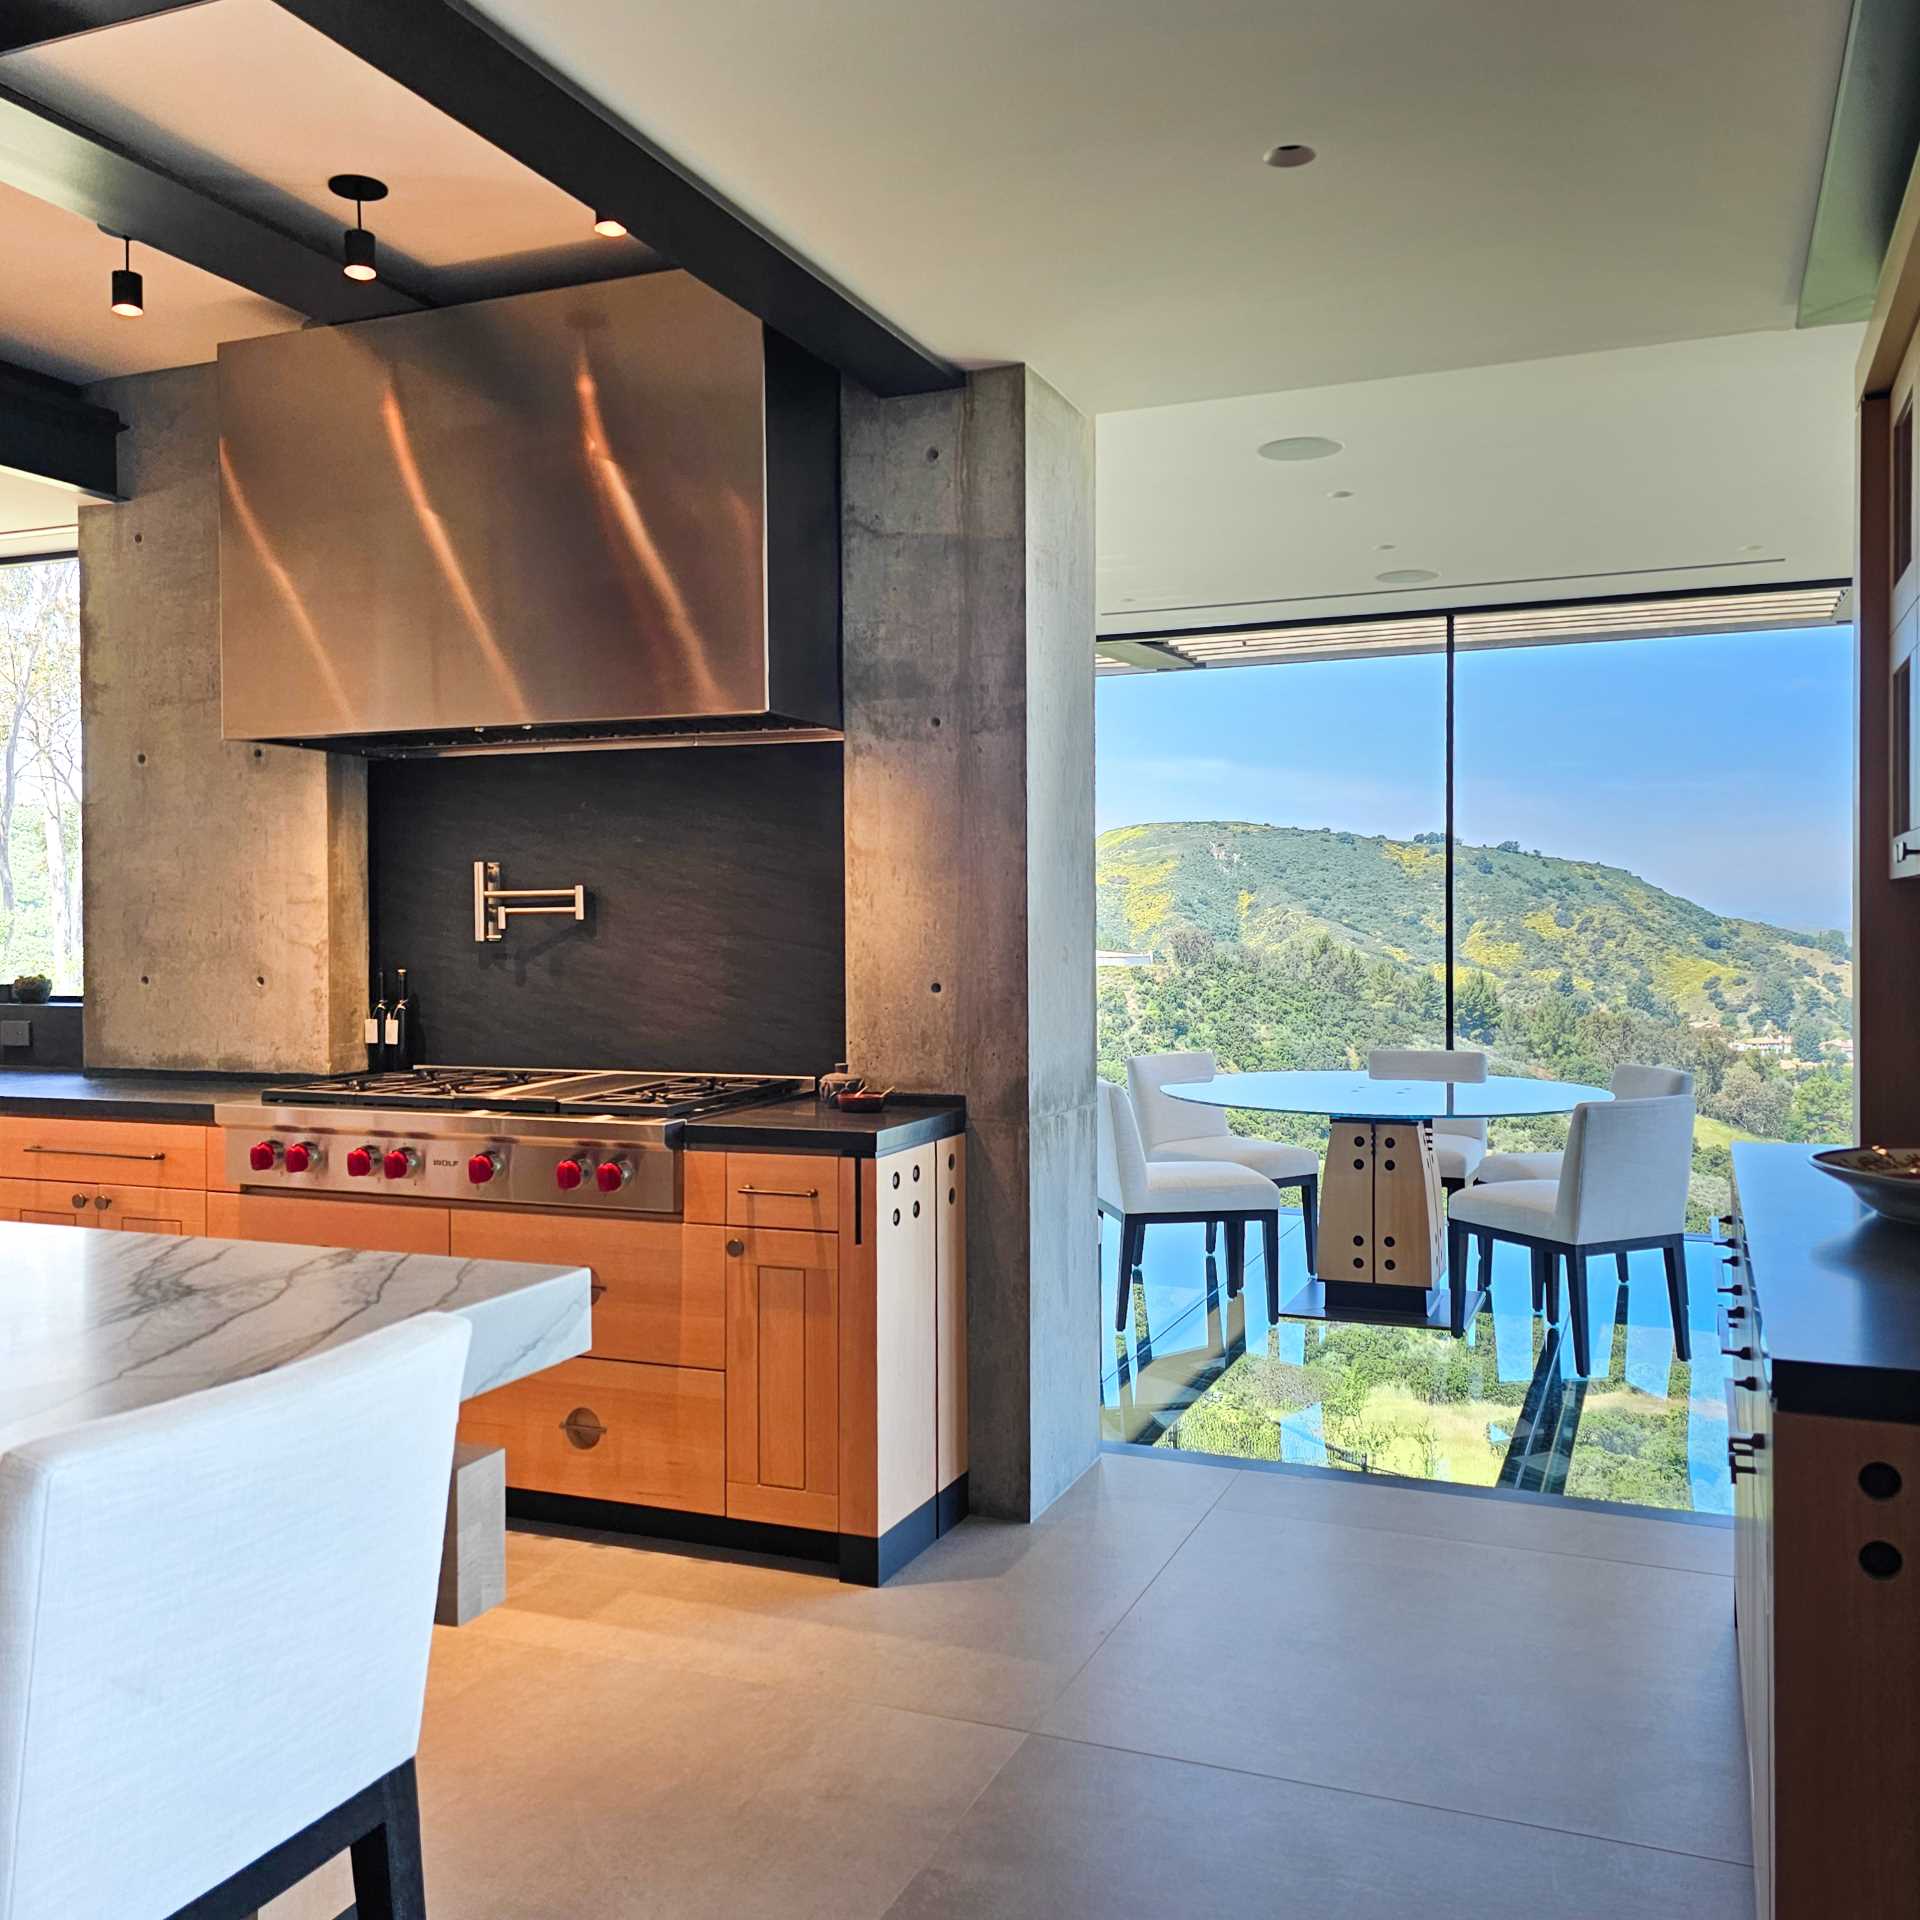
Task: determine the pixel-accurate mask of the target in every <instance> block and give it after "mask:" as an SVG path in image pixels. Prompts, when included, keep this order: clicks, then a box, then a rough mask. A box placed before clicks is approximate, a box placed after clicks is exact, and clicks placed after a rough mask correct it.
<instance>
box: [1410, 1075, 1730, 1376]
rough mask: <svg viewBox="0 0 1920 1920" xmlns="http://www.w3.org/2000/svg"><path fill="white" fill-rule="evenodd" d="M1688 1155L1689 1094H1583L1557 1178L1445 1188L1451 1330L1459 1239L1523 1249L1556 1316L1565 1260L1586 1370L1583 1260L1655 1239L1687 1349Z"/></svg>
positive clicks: (1579, 1365) (1676, 1328) (1461, 1309)
mask: <svg viewBox="0 0 1920 1920" xmlns="http://www.w3.org/2000/svg"><path fill="white" fill-rule="evenodd" d="M1692 1165H1693V1096H1692V1095H1691V1094H1662V1095H1655V1096H1654V1097H1652V1098H1650V1099H1642V1100H1608V1101H1598V1100H1587V1101H1582V1102H1581V1104H1580V1105H1579V1106H1577V1107H1575V1108H1574V1110H1573V1117H1572V1119H1571V1121H1570V1122H1569V1123H1568V1127H1567V1150H1566V1153H1565V1155H1564V1156H1563V1157H1562V1160H1561V1165H1560V1177H1559V1179H1557V1180H1501V1181H1495V1182H1493V1183H1491V1184H1489V1185H1486V1186H1473V1187H1469V1188H1467V1190H1466V1191H1465V1192H1464V1193H1457V1194H1455V1195H1454V1197H1453V1199H1452V1201H1451V1203H1450V1204H1449V1205H1448V1208H1447V1274H1448V1280H1449V1284H1450V1290H1451V1293H1452V1303H1453V1313H1452V1324H1453V1331H1454V1332H1455V1333H1461V1332H1464V1331H1465V1320H1466V1298H1467V1241H1468V1238H1469V1236H1470V1235H1473V1234H1478V1235H1480V1236H1481V1237H1482V1241H1483V1244H1484V1242H1485V1241H1487V1240H1505V1241H1510V1242H1512V1243H1513V1244H1514V1245H1516V1246H1522V1247H1525V1248H1527V1249H1528V1251H1529V1252H1530V1253H1531V1254H1532V1255H1533V1261H1534V1275H1535V1286H1536V1290H1538V1291H1542V1292H1544V1295H1545V1298H1546V1303H1547V1314H1548V1317H1549V1319H1550V1320H1552V1321H1554V1322H1555V1323H1557V1322H1558V1321H1559V1318H1560V1298H1559V1265H1560V1262H1561V1261H1562V1260H1563V1259H1564V1260H1565V1262H1566V1267H1567V1293H1568V1299H1569V1311H1570V1316H1571V1318H1572V1321H1573V1357H1574V1366H1575V1368H1576V1370H1577V1371H1578V1372H1580V1373H1582V1374H1586V1373H1588V1372H1590V1371H1591V1370H1592V1353H1591V1342H1592V1333H1591V1328H1590V1323H1589V1320H1588V1315H1587V1260H1588V1258H1589V1256H1591V1255H1593V1254H1596V1253H1613V1254H1626V1253H1631V1252H1634V1251H1635V1250H1637V1249H1639V1248H1642V1247H1658V1248H1659V1249H1660V1251H1661V1253H1662V1255H1663V1256H1664V1258H1665V1261H1666V1269H1667V1307H1668V1311H1669V1312H1670V1313H1671V1314H1672V1316H1673V1347H1674V1352H1675V1353H1676V1354H1677V1355H1678V1356H1679V1358H1681V1359H1682V1360H1690V1359H1692V1357H1693V1350H1692V1343H1691V1340H1690V1338H1689V1335H1688V1331H1687V1255H1686V1230H1687V1183H1688V1176H1689V1173H1690V1172H1691V1169H1692Z"/></svg>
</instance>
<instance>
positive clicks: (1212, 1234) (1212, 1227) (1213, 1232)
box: [1207, 1220, 1220, 1253]
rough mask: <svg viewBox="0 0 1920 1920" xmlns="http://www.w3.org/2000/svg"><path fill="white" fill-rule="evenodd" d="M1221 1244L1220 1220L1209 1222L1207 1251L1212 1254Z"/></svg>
mask: <svg viewBox="0 0 1920 1920" xmlns="http://www.w3.org/2000/svg"><path fill="white" fill-rule="evenodd" d="M1219 1244H1220V1222H1219V1221H1218V1220H1209V1221H1208V1222H1207V1251H1208V1252H1209V1253H1211V1252H1212V1251H1213V1250H1214V1248H1216V1247H1217V1246H1218V1245H1219Z"/></svg>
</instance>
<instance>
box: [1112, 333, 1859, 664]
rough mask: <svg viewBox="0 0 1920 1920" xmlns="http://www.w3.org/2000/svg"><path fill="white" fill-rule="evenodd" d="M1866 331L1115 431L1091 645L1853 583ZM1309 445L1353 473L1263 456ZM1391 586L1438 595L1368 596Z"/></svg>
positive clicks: (1315, 399) (1408, 385)
mask: <svg viewBox="0 0 1920 1920" xmlns="http://www.w3.org/2000/svg"><path fill="white" fill-rule="evenodd" d="M1861 333H1862V329H1861V328H1859V327H1857V326H1844V327H1822V328H1819V329H1817V330H1814V331H1811V332H1805V333H1749V334H1739V335H1735V336H1733V337H1731V338H1728V339H1721V340H1697V341H1688V342H1684V343H1681V344H1678V345H1673V346H1662V347H1640V348H1632V349H1626V350H1622V351H1618V352H1613V353H1597V354H1583V355H1578V356H1574V357H1571V358H1565V359H1557V360H1529V361H1523V362H1521V363H1519V364H1517V365H1513V366H1504V367H1479V368H1473V369H1469V370H1467V371H1464V372H1458V373H1433V374H1416V375H1412V376H1409V377H1406V378H1403V379H1397V380H1369V381H1360V382H1356V383H1354V384H1352V385H1348V386H1340V387H1317V388H1313V389H1311V390H1309V391H1305V392H1295V393H1279V394H1261V395H1254V396H1251V397H1248V398H1241V399H1234V400H1215V401H1207V402H1202V403H1197V404H1193V405H1188V406H1178V407H1158V408H1149V409H1145V410H1142V411H1139V412H1129V413H1111V414H1105V415H1103V416H1102V417H1101V419H1100V421H1099V435H1098V449H1099V451H1098V460H1099V472H1098V480H1097V486H1096V495H1095V497H1096V499H1097V500H1098V502H1099V514H1098V546H1099V556H1098V557H1099V572H1098V592H1099V630H1100V632H1101V633H1103V634H1109V635H1117V634H1124V633H1142V632H1151V631H1155V630H1158V629H1162V628H1177V627H1207V626H1228V625H1239V624H1245V623H1249V622H1254V621H1260V620H1283V619H1284V620H1298V619H1308V618H1318V617H1321V616H1323V615H1324V616H1330V615H1338V614H1345V613H1370V612H1393V611H1396V610H1411V609H1419V608H1427V607H1441V606H1471V605H1476V604H1495V603H1506V602H1511V601H1519V600H1532V599H1556V598H1564V597H1567V596H1571V595H1596V596H1597V595H1605V594H1621V593H1640V592H1659V591H1668V590H1674V589H1680V588H1689V589H1691V588H1704V587H1725V586H1741V585H1760V584H1764V583H1769V582H1776V581H1797V580H1816V579H1843V578H1845V577H1847V576H1848V575H1849V574H1850V573H1851V572H1852V569H1853V554H1852V540H1853V526H1852V515H1853V474H1852V457H1853V359H1854V354H1855V352H1856V351H1857V350H1858V347H1859V344H1860V338H1861ZM1300 434H1317V435H1323V436H1325V437H1326V438H1328V439H1332V440H1337V441H1340V442H1341V443H1343V450H1342V451H1341V452H1339V453H1337V454H1335V455H1332V456H1331V457H1329V458H1326V459H1321V460H1308V461H1299V462H1287V463H1281V462H1276V461H1273V460H1266V459H1262V458H1261V457H1260V456H1259V453H1258V451H1257V449H1258V448H1259V447H1260V446H1261V445H1262V444H1263V443H1265V442H1267V441H1270V440H1275V439H1279V438H1282V437H1287V436H1293V435H1300ZM1338 491H1345V492H1347V493H1348V494H1350V496H1351V497H1349V498H1346V499H1335V498H1332V497H1330V496H1331V495H1333V494H1334V493H1335V492H1338ZM1383 547H1384V548H1385V549H1386V550H1383ZM1399 567H1420V568H1430V569H1432V570H1433V571H1434V572H1436V573H1437V574H1438V576H1439V577H1438V579H1436V580H1433V581H1429V582H1424V583H1420V584H1417V585H1405V586H1394V585H1391V584H1386V583H1382V582H1381V581H1379V580H1378V579H1377V578H1376V576H1377V575H1379V574H1381V573H1385V572H1387V571H1389V570H1391V569H1394V568H1399Z"/></svg>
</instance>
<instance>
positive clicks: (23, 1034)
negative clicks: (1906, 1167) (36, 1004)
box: [0, 1020, 33, 1047]
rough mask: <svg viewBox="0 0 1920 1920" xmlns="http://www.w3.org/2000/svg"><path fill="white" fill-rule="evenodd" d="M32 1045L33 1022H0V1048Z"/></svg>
mask: <svg viewBox="0 0 1920 1920" xmlns="http://www.w3.org/2000/svg"><path fill="white" fill-rule="evenodd" d="M32 1045H33V1022H32V1021H31V1020H0V1047H30V1046H32Z"/></svg>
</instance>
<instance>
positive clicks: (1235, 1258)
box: [1227, 1213, 1247, 1300]
mask: <svg viewBox="0 0 1920 1920" xmlns="http://www.w3.org/2000/svg"><path fill="white" fill-rule="evenodd" d="M1246 1284H1247V1216H1246V1215H1245V1214H1244V1213H1236V1214H1231V1215H1229V1216H1228V1219H1227V1298H1228V1299H1229V1300H1233V1299H1237V1298H1238V1297H1239V1293H1240V1289H1241V1288H1242V1287H1244V1286H1245V1285H1246Z"/></svg>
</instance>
